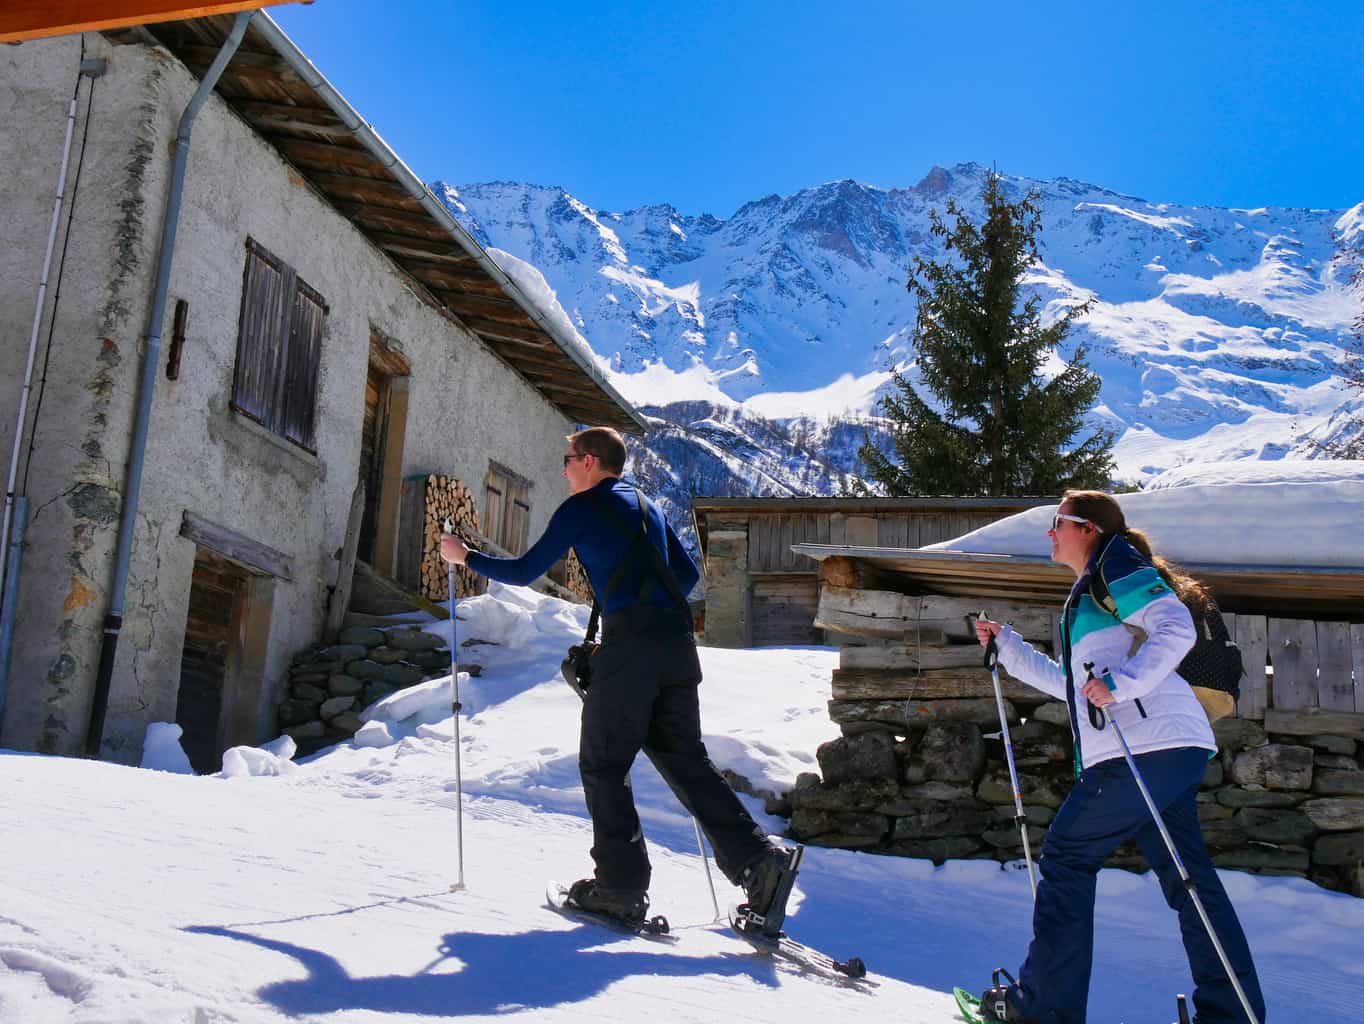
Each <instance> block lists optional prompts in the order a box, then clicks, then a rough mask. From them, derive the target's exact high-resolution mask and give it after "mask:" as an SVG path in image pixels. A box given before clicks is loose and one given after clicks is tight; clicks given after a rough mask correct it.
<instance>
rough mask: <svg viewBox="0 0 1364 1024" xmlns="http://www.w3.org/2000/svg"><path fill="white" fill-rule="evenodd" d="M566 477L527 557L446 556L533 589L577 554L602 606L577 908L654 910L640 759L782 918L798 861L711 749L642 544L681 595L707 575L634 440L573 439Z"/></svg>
mask: <svg viewBox="0 0 1364 1024" xmlns="http://www.w3.org/2000/svg"><path fill="white" fill-rule="evenodd" d="M567 440H568V451H567V452H566V453H565V454H564V476H565V477H566V478H567V479H568V489H569V491H570V496H569V497H568V499H567V500H565V501H564V502H563V504H561V505H560V506H559V507H558V509H556V510H555V512H554V515H553V516H552V517H551V518H550V521H549V526H548V527H547V528H546V530H545V533H544V535H543V536H542V537H540V539H539V540H537V541H536V542H535V543H534V544H533V545H532V546H531V548H530V550H529V551H527V552H526V553H525V554H524V555H522V556H521V557H519V558H493V557H491V556H489V555H485V554H482V553H480V552H478V551H472V550H470V549H469V548H468V547H467V546H466V545H465V544H464V542H463V541H462V540H460V538H458V537H454V536H450V535H446V536H444V537H442V538H441V548H440V551H441V557H442V558H444V559H445V560H446V561H447V562H453V563H455V564H457V565H459V564H463V565H467V566H468V567H469V568H470V569H472V570H474V571H475V572H477V573H479V574H481V575H483V576H487V577H489V578H490V579H495V580H498V581H500V582H502V583H512V584H520V585H525V584H528V583H530V582H532V581H533V580H535V579H537V578H539V577H540V576H542V575H544V573H545V572H546V571H547V570H548V569H549V568H550V566H551V565H553V564H554V563H555V562H556V561H558V560H559V559H560V558H561V557H563V556H564V554H566V553H567V552H568V549H569V548H573V549H574V550H575V551H577V553H578V559H579V561H581V562H582V564H583V567H584V568H585V569H586V570H587V575H588V577H589V578H590V579H591V581H592V589H593V591H594V593H595V594H596V595H597V598H598V600H599V602H600V604H601V607H602V615H603V626H604V635H603V639H602V645H601V647H600V648H599V649H598V651H597V653H596V654H595V655H593V657H592V680H591V685H590V686H589V687H588V688H587V691H586V695H585V697H584V701H583V712H582V730H581V738H580V743H579V752H578V770H579V772H580V773H581V775H582V781H583V793H584V795H585V796H586V798H587V810H588V813H589V814H590V815H591V817H592V838H593V844H592V859H593V861H594V862H595V864H596V872H595V877H593V878H585V879H582V880H581V881H579V882H576V883H574V885H573V886H572V888H571V889H570V890H569V901H570V902H571V903H575V904H577V905H578V906H580V907H582V908H583V909H585V910H591V911H595V912H597V913H604V914H609V915H612V916H615V917H620V918H623V919H625V920H627V921H630V922H638V921H642V920H643V919H644V916H645V914H646V913H647V911H648V907H649V897H648V888H649V880H650V867H649V855H648V852H647V851H646V849H645V845H644V835H643V830H642V829H641V827H640V822H639V815H638V814H637V813H636V811H635V802H634V797H633V795H632V794H631V792H630V765H631V763H632V762H633V761H634V759H635V755H636V754H638V753H639V751H640V750H643V751H644V752H645V753H646V754H648V755H649V759H650V760H651V761H653V763H654V767H656V768H657V769H658V773H659V775H661V776H662V777H663V781H665V782H666V783H667V784H668V786H669V787H670V788H671V789H672V791H673V792H674V793H675V794H676V795H677V798H678V799H679V800H680V801H681V802H682V804H683V806H684V807H686V808H687V810H688V811H690V812H691V813H692V814H693V815H694V816H695V817H696V819H697V820H698V821H699V822H700V824H701V827H702V828H703V829H705V831H706V835H707V836H708V837H709V838H710V841H711V845H712V846H713V847H714V849H715V860H716V863H717V864H718V865H719V866H720V870H721V871H723V872H724V873H725V875H726V877H728V878H729V880H730V881H731V882H733V883H734V884H735V885H739V886H741V887H742V888H743V889H744V892H745V894H746V895H747V897H748V900H747V902H748V905H749V907H750V909H751V910H752V911H753V912H755V913H757V914H760V915H762V916H764V917H766V918H769V919H771V920H773V921H779V920H780V919H781V917H782V916H784V912H785V908H784V907H783V906H775V907H774V906H773V903H774V896H775V895H776V893H777V891H778V889H779V888H782V887H781V886H780V884H779V883H780V882H781V879H782V876H783V874H784V873H786V871H787V870H788V869H789V865H790V862H791V852H790V851H788V850H785V849H782V848H781V847H778V846H774V845H773V844H771V843H769V842H768V840H767V838H766V837H765V836H764V834H763V832H762V830H761V829H760V828H759V827H758V826H757V824H756V823H755V822H754V821H753V819H752V818H751V817H750V816H749V814H748V812H747V811H746V810H744V807H743V805H742V804H741V803H740V802H739V800H738V798H737V797H736V796H735V795H734V792H733V791H732V790H731V789H730V788H729V785H728V784H727V783H726V782H725V780H724V778H723V777H722V776H721V775H720V773H719V772H718V771H717V770H716V768H715V765H713V764H712V763H711V761H710V758H709V756H708V755H707V753H706V747H705V744H704V743H703V742H702V740H701V718H700V710H699V707H698V703H697V692H696V691H697V685H698V684H699V683H700V682H701V665H700V662H699V661H698V659H697V656H696V644H695V641H694V640H693V638H692V621H691V614H690V611H689V610H688V609H687V608H686V606H685V603H682V604H679V601H678V599H677V597H674V596H673V592H672V589H671V588H670V587H669V586H668V583H667V581H665V580H664V579H663V578H662V575H661V572H660V571H659V568H657V567H656V563H655V559H654V558H653V556H652V555H651V554H650V553H649V551H648V549H647V548H646V547H645V546H644V544H645V540H644V539H642V538H641V536H640V535H641V534H642V533H643V534H645V536H646V537H647V543H649V544H652V545H653V547H654V549H655V550H656V551H657V552H658V554H659V555H660V556H661V559H662V567H661V568H662V571H663V572H667V573H669V574H671V575H672V576H673V577H674V580H675V584H676V591H677V594H678V595H679V596H681V595H685V594H686V593H687V592H688V591H690V590H691V589H692V587H694V586H695V585H696V581H697V580H698V579H699V576H700V574H699V573H698V572H697V569H696V566H695V564H694V563H693V562H692V560H691V558H690V557H689V556H688V555H687V553H686V551H685V550H684V549H683V547H682V545H681V543H680V542H679V541H678V539H677V535H676V534H675V533H674V532H673V530H672V528H671V527H670V526H669V525H668V524H667V522H666V521H665V520H664V518H663V515H662V513H660V512H659V510H658V508H657V506H655V505H653V504H652V503H650V502H649V501H648V500H647V499H645V500H644V509H643V516H642V517H641V508H640V501H639V500H638V497H637V495H639V496H642V495H640V492H637V491H636V490H635V488H633V487H631V486H630V485H628V484H626V483H625V482H624V481H622V480H621V473H622V472H623V471H624V469H625V442H624V441H623V440H622V439H621V436H620V434H618V433H617V432H616V431H614V430H612V429H611V428H609V427H591V428H589V429H587V430H582V431H579V432H578V433H576V434H571V435H569V437H568V439H567Z"/></svg>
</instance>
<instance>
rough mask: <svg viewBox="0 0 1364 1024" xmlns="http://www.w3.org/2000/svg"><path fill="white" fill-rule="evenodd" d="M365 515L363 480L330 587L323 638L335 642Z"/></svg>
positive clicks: (357, 487) (357, 486) (352, 503)
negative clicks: (334, 584) (339, 561)
mask: <svg viewBox="0 0 1364 1024" xmlns="http://www.w3.org/2000/svg"><path fill="white" fill-rule="evenodd" d="M364 514H365V482H364V481H363V480H357V481H356V482H355V492H354V493H353V494H352V495H351V498H350V515H349V516H348V517H347V519H346V539H345V540H344V541H343V542H342V544H341V564H340V565H338V566H337V568H336V586H335V587H333V588H332V599H331V604H329V605H328V606H327V624H326V625H325V626H324V627H323V630H322V640H323V642H325V643H329V644H334V643H336V638H337V636H338V635H339V634H340V632H341V622H342V620H344V619H345V617H346V608H347V607H348V606H349V605H350V588H351V583H352V581H353V579H354V577H355V551H356V548H358V547H359V545H360V520H361V519H362V518H363V516H364Z"/></svg>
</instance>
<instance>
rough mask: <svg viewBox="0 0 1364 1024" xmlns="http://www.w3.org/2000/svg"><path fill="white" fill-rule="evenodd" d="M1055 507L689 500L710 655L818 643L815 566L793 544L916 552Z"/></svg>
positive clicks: (944, 501) (992, 502) (1011, 501)
mask: <svg viewBox="0 0 1364 1024" xmlns="http://www.w3.org/2000/svg"><path fill="white" fill-rule="evenodd" d="M1056 500H1057V499H1055V498H1045V497H1039V498H700V497H694V498H692V518H693V521H694V523H695V525H696V535H697V539H698V540H699V542H700V545H701V557H702V562H703V565H704V568H705V580H706V629H705V639H706V643H707V644H709V645H711V646H713V647H760V646H763V645H769V644H817V643H823V642H824V640H823V630H821V629H817V628H815V625H814V621H815V607H816V604H817V603H818V598H819V593H818V589H819V563H818V561H816V560H815V559H813V558H810V557H808V556H806V555H804V554H801V553H799V552H798V551H795V550H793V548H792V545H796V544H831V545H835V546H842V545H854V546H866V547H885V548H918V547H920V546H922V545H924V544H935V543H937V542H938V541H943V540H949V539H951V538H952V537H960V536H961V535H962V534H964V533H969V532H970V531H972V530H976V529H979V528H980V527H982V526H986V525H988V524H989V523H993V522H994V521H995V520H997V519H1003V518H1005V517H1006V516H1011V515H1014V514H1016V513H1018V512H1022V511H1024V510H1026V509H1029V508H1033V507H1035V506H1037V505H1054V504H1056Z"/></svg>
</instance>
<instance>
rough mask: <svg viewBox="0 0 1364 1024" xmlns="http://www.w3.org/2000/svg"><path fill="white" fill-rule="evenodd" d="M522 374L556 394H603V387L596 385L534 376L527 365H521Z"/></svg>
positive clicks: (588, 396)
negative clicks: (577, 383)
mask: <svg viewBox="0 0 1364 1024" xmlns="http://www.w3.org/2000/svg"><path fill="white" fill-rule="evenodd" d="M519 369H520V370H521V373H522V375H524V376H525V377H526V378H527V379H529V380H530V382H531V383H532V384H534V385H535V386H536V387H537V388H539V389H540V390H541V391H552V392H554V393H555V394H556V395H576V396H578V397H580V398H589V399H591V398H597V397H598V396H600V395H601V389H600V388H598V387H596V386H595V385H573V384H567V383H565V382H563V381H560V380H554V379H553V378H550V377H546V376H543V375H542V374H538V373H537V374H535V375H534V376H532V375H531V374H530V373H528V372H527V370H526V368H525V367H520V368H519Z"/></svg>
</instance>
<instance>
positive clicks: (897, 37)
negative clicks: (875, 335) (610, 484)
mask: <svg viewBox="0 0 1364 1024" xmlns="http://www.w3.org/2000/svg"><path fill="white" fill-rule="evenodd" d="M271 14H272V15H273V16H274V17H275V18H276V20H278V21H279V22H280V24H281V25H282V26H283V27H284V29H285V31H287V32H288V33H289V34H290V36H292V37H293V38H294V39H295V41H297V42H298V43H299V44H300V45H301V46H302V47H303V49H304V51H305V52H307V53H308V55H309V56H310V57H312V59H313V60H314V61H315V62H316V63H317V64H318V66H319V67H320V68H321V70H322V71H323V73H324V74H326V75H327V76H328V78H330V79H331V80H332V81H333V82H334V83H335V84H336V85H337V86H338V87H339V88H340V89H341V91H342V92H343V93H344V94H345V95H346V96H347V98H348V99H350V101H351V102H352V103H353V104H354V105H355V106H356V107H357V108H358V109H359V110H360V112H361V113H362V114H363V115H364V116H365V117H367V118H368V119H369V120H370V121H371V122H373V124H374V125H375V127H376V128H377V129H378V130H379V132H380V133H381V134H382V135H383V136H384V137H385V138H386V139H387V140H388V141H389V143H390V144H392V145H393V147H394V148H395V149H396V150H397V151H398V152H399V154H401V155H402V157H403V158H404V159H405V160H406V161H407V162H408V164H409V165H411V166H412V168H413V169H414V170H415V171H416V172H417V173H418V174H419V175H421V176H422V177H423V178H425V179H426V180H433V179H436V178H442V179H445V180H447V181H450V182H452V183H465V182H474V181H489V180H495V179H503V180H512V181H526V182H534V183H538V184H544V185H561V186H563V187H564V188H566V189H567V190H568V191H570V192H571V193H573V194H574V195H576V196H577V197H579V198H580V199H582V200H583V201H584V202H587V203H588V204H589V205H591V206H594V207H597V208H601V209H609V210H624V209H628V208H631V207H634V206H639V205H644V204H647V203H658V202H669V203H672V204H673V205H674V206H676V207H678V208H679V209H680V210H682V211H683V212H684V213H689V214H700V213H713V214H715V215H717V216H721V217H724V216H728V215H729V214H731V213H732V212H733V211H734V210H735V209H736V208H737V207H739V206H740V205H741V204H743V203H744V202H746V201H748V200H751V199H757V198H760V197H762V196H764V195H768V194H770V193H773V192H776V193H780V194H787V193H790V192H793V191H796V190H797V189H800V188H804V187H806V186H809V185H815V184H819V183H820V182H824V181H829V180H832V179H836V178H856V179H858V180H860V181H865V182H868V183H869V184H872V185H877V186H881V187H898V186H906V185H912V184H914V183H915V182H917V181H918V180H919V179H920V178H921V177H922V176H923V175H924V173H925V172H927V170H928V169H929V168H930V167H932V166H933V165H934V164H943V165H951V164H954V163H958V162H962V161H967V160H974V161H977V162H980V163H984V164H994V165H996V166H998V168H999V169H1000V170H1001V171H1004V172H1006V173H1010V174H1024V175H1030V176H1033V177H1039V178H1051V177H1058V176H1069V177H1073V178H1080V179H1082V180H1085V181H1088V182H1092V183H1094V184H1098V185H1103V186H1106V187H1108V188H1112V189H1116V190H1118V191H1121V192H1126V193H1130V194H1132V195H1136V196H1140V197H1142V198H1144V199H1149V200H1152V201H1157V202H1176V203H1197V204H1208V205H1215V206H1243V207H1244V206H1310V207H1330V208H1335V207H1346V206H1352V205H1354V204H1355V203H1357V202H1359V201H1360V200H1364V72H1361V68H1364V3H1360V2H1359V0H1340V2H1317V3H1312V2H1297V3H1289V2H1281V3H1261V2H1258V0H1242V2H1216V3H1211V2H1208V3H1203V2H1196V0H1186V2H1183V3H1173V2H1172V3H1164V2H1148V3H1145V4H1141V5H1115V4H1095V3H1092V2H1090V3H1085V4H1080V3H1047V2H1045V0H1036V2H1032V3H1021V2H1013V3H974V2H970V0H958V2H952V0H946V2H944V0H935V2H933V3H919V2H917V0H915V2H908V0H902V2H900V3H878V2H866V3H856V2H854V3H838V2H831V0H824V2H821V3H803V2H800V0H788V2H786V3H745V2H743V0H740V2H737V3H734V2H731V3H725V4H719V3H710V2H706V0H701V2H690V3H678V2H673V3H650V2H642V0H641V2H637V3H617V2H614V0H606V2H594V3H591V4H579V5H575V4H566V3H562V2H560V3H540V2H523V3H519V4H510V3H506V2H505V0H504V2H493V0H487V2H484V3H479V4H462V3H419V2H415V0H413V2H409V0H387V2H384V3H375V2H373V0H317V2H316V3H314V4H312V5H310V6H302V5H290V6H283V7H275V8H272V9H271Z"/></svg>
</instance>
